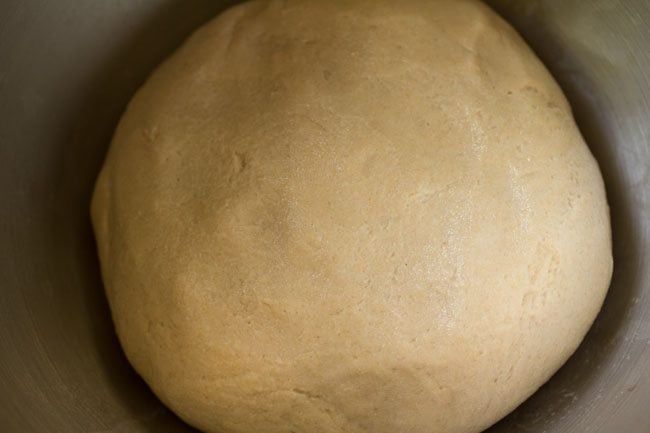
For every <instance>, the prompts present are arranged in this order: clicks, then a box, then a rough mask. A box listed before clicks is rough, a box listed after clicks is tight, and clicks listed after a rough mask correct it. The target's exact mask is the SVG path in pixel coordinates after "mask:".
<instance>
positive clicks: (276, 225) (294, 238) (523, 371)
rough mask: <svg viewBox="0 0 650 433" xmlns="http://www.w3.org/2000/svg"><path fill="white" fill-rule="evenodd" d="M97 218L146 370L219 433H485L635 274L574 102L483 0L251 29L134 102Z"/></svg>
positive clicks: (412, 1)
mask: <svg viewBox="0 0 650 433" xmlns="http://www.w3.org/2000/svg"><path fill="white" fill-rule="evenodd" d="M92 216H93V221H94V226H95V230H96V234H97V240H98V246H99V254H100V258H101V265H102V272H103V277H104V281H105V283H106V290H107V293H108V299H109V301H110V306H111V309H112V312H113V317H114V320H115V325H116V327H117V332H118V335H119V338H120V340H121V342H122V345H123V347H124V350H125V352H126V354H127V356H128V358H129V360H130V361H131V363H132V364H133V366H134V367H135V369H136V370H137V371H138V372H139V373H140V374H141V375H142V377H143V378H144V379H145V380H146V381H147V383H148V384H149V385H150V386H151V388H152V389H153V390H154V392H155V393H156V394H157V395H158V396H159V397H160V399H161V400H162V401H163V402H165V403H166V404H167V405H168V406H169V407H170V408H171V409H172V410H174V411H175V412H176V413H178V415H180V416H181V417H182V418H183V419H185V420H187V421H188V422H189V423H190V424H193V425H194V426H196V427H198V428H200V429H202V430H204V431H206V432H214V433H217V432H219V433H221V432H228V433H290V432H295V433H468V432H478V431H480V430H482V429H483V428H485V427H487V426H489V425H490V424H492V423H494V422H495V421H497V420H498V419H499V418H501V417H503V416H504V415H506V414H507V413H508V412H509V411H511V410H512V409H513V408H515V407H516V406H517V405H518V404H520V403H521V402H522V401H523V400H524V399H526V398H527V397H528V396H529V395H531V394H532V393H533V392H534V391H535V390H536V389H537V388H538V387H539V386H540V385H541V384H543V383H544V382H545V381H546V380H547V379H548V378H549V377H550V376H551V375H552V374H553V372H555V371H556V370H557V369H558V368H559V367H560V366H561V365H562V363H564V362H565V361H566V359H567V358H568V357H569V356H570V355H571V353H572V352H573V351H574V350H575V349H576V347H577V346H578V344H579V343H580V341H581V340H582V338H583V336H584V335H585V333H586V332H587V329H588V328H589V326H590V325H591V323H592V321H593V320H594V318H595V316H596V314H597V312H598V310H599V308H600V306H601V303H602V302H603V298H604V295H605V292H606V289H607V287H608V284H609V280H610V277H611V271H612V257H611V245H610V243H611V241H610V225H609V215H608V206H607V202H606V199H605V193H604V187H603V182H602V179H601V175H600V173H599V170H598V167H597V165H596V163H595V161H594V159H593V157H592V156H591V154H590V152H589V150H588V148H587V146H586V145H585V143H584V141H583V139H582V138H581V135H580V133H579V131H578V129H577V128H576V126H575V123H574V120H573V118H572V115H571V111H570V107H569V105H568V104H567V102H566V100H565V98H564V96H563V94H562V92H561V91H560V89H559V87H558V86H557V84H556V83H555V82H554V81H553V79H552V78H551V76H550V75H549V73H548V72H547V71H546V69H545V68H544V66H543V65H542V64H541V63H540V61H539V60H538V59H537V58H536V57H535V56H534V54H533V53H532V52H531V50H530V49H529V48H528V47H527V46H526V45H525V43H524V42H523V41H522V40H521V38H520V37H519V36H518V35H517V34H516V33H515V32H514V31H513V30H512V29H511V28H510V27H509V26H508V25H507V24H506V23H505V22H504V21H503V20H502V19H500V18H499V17H498V16H496V15H495V14H494V13H493V12H491V11H490V10H489V9H488V8H487V7H486V6H484V5H482V4H481V3H480V2H478V1H474V0H436V1H431V0H407V1H399V2H398V1H393V0H354V1H350V0H345V1H344V0H333V1H332V0H329V1H300V0H284V1H282V0H274V1H258V2H252V3H246V4H243V5H239V6H237V7H235V8H233V9H230V10H228V11H227V12H225V13H223V14H222V15H221V16H219V17H218V18H217V19H215V20H214V21H212V22H211V23H209V24H207V25H206V26H205V27H203V28H202V29H200V30H199V31H198V32H197V33H196V34H195V35H194V36H192V37H191V38H190V39H189V41H188V42H187V43H185V45H184V46H183V47H182V48H181V49H180V50H179V51H178V52H177V53H176V54H174V55H173V56H172V57H171V58H170V59H169V60H168V61H167V62H166V63H165V64H164V65H163V66H162V67H161V68H160V69H158V70H157V71H156V72H155V73H154V74H153V76H152V77H151V78H150V79H149V80H148V82H147V83H146V85H145V86H144V87H143V88H142V89H141V90H140V91H139V92H138V94H137V95H136V97H135V98H134V99H133V101H132V103H131V105H130V106H129V108H128V111H127V113H126V115H125V116H124V118H123V119H122V121H121V124H120V126H119V128H118V130H117V132H116V136H115V138H114V142H113V144H112V147H111V149H110V152H109V155H108V159H107V161H106V164H105V166H104V168H103V171H102V173H101V175H100V177H99V180H98V183H97V186H96V191H95V196H94V200H93V208H92Z"/></svg>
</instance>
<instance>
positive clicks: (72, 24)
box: [0, 0, 650, 433]
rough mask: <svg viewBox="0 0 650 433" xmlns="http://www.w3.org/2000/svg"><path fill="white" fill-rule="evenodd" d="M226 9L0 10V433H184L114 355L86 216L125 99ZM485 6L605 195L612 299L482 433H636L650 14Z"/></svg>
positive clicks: (545, 3)
mask: <svg viewBox="0 0 650 433" xmlns="http://www.w3.org/2000/svg"><path fill="white" fill-rule="evenodd" d="M229 3H231V2H227V1H226V2H224V1H215V0H146V1H145V0H139V1H126V0H114V1H110V2H108V1H104V2H100V1H92V2H91V1H79V0H76V1H73V0H59V1H57V2H52V1H47V0H5V1H3V2H2V3H1V5H0V194H1V195H0V198H1V199H2V207H1V208H0V267H1V268H0V430H1V431H3V432H6V433H29V432H47V433H57V432H65V433H75V432H84V433H86V432H113V433H117V432H122V433H126V432H151V433H153V432H155V433H171V432H177V433H181V432H191V431H192V429H191V428H190V427H188V426H186V425H185V424H183V423H182V422H181V421H180V420H178V419H177V418H176V417H175V416H174V415H173V414H171V413H170V412H169V411H168V410H167V409H165V408H164V407H163V406H162V405H161V403H159V402H158V400H157V399H156V398H155V397H154V396H153V395H152V394H151V392H150V391H149V390H148V388H147V387H146V386H145V384H144V383H143V382H142V381H141V380H140V379H139V378H138V376H136V374H135V373H134V372H133V371H132V369H131V368H130V367H129V365H128V363H127V362H126V360H125V358H124V356H123V355H122V352H121V350H120V347H119V345H118V342H117V339H116V337H115V335H114V332H113V328H112V324H111V319H110V314H109V311H108V308H107V304H106V300H105V299H104V295H103V290H102V286H101V282H100V278H99V273H98V266H97V259H96V255H95V250H94V241H93V236H92V232H91V228H90V223H89V218H88V205H89V199H90V194H91V189H92V186H93V181H94V179H95V176H96V174H97V172H98V169H99V166H100V164H101V162H102V158H103V155H104V153H105V151H106V147H107V145H108V143H109V140H110V138H111V134H112V132H113V129H114V127H115V125H116V123H117V120H118V118H119V116H120V114H121V113H122V111H123V109H124V107H125V104H126V103H127V101H128V100H129V98H130V96H131V95H132V94H133V93H134V91H135V90H136V88H137V87H138V86H139V85H140V84H141V83H142V82H143V80H144V79H145V78H146V76H147V74H148V73H149V72H150V71H151V70H152V69H153V68H154V67H155V66H156V65H157V64H158V63H159V62H160V61H161V60H162V59H163V58H164V57H165V56H166V55H168V54H169V53H170V52H171V51H172V50H173V49H174V48H175V47H176V46H178V44H179V43H180V42H181V41H182V40H183V39H184V37H185V36H187V35H188V34H189V33H190V32H191V31H192V30H193V29H194V28H195V27H197V26H198V25H199V24H201V23H202V22H204V21H205V20H207V19H208V18H210V17H212V16H214V15H215V14H217V13H218V12H220V11H221V10H222V9H224V8H225V7H227V6H228V5H229ZM489 3H490V4H491V5H492V6H493V7H494V8H495V9H496V10H497V11H499V12H500V13H502V14H503V15H504V16H505V17H506V18H508V19H509V20H510V21H511V22H512V23H513V24H514V25H515V26H516V27H517V28H518V29H519V30H520V31H521V33H522V34H523V35H524V37H525V38H526V39H527V40H528V41H529V42H530V44H531V45H532V46H533V47H534V48H535V50H536V51H537V52H538V53H539V55H540V56H541V57H542V59H543V60H544V61H545V62H546V64H547V65H548V66H549V68H550V69H551V71H552V72H553V73H554V74H555V76H556V77H557V79H558V80H559V81H560V83H561V84H562V86H563V87H564V89H565V91H566V93H567V94H568V96H569V99H570V100H571V102H572V104H573V107H574V110H575V115H576V118H577V120H578V123H579V124H580V126H581V128H582V130H583V133H584V135H585V136H586V138H587V141H588V142H589V144H590V145H591V148H592V151H593V153H594V154H595V155H596V158H597V159H598V161H599V162H600V165H601V168H602V171H603V174H604V177H605V181H606V184H607V189H608V194H609V201H610V205H611V209H612V223H613V231H614V256H615V271H614V279H613V283H612V287H611V290H610V293H609V296H608V298H607V300H606V303H605V306H604V309H603V311H602V313H601V314H600V316H599V318H598V320H597V321H596V324H595V325H594V327H593V329H592V330H591V332H590V333H589V335H588V336H587V338H586V340H585V342H584V343H583V344H582V346H581V347H580V349H579V350H578V351H577V353H576V354H575V355H574V356H573V357H572V358H571V360H570V361H569V362H568V363H567V364H566V366H565V367H563V368H562V370H561V371H560V372H558V373H557V374H556V375H555V376H554V377H553V379H552V380H551V381H550V382H549V383H548V384H547V385H545V386H544V387H543V388H542V389H541V390H540V391H539V392H537V393H536V394H535V395H534V396H533V397H532V398H531V399H530V400H528V401H527V402H526V403H525V404H523V405H522V406H521V407H520V408H519V409H518V410H517V411H516V412H515V413H514V414H512V415H510V416H508V417H507V418H505V419H504V420H503V421H501V422H500V423H499V424H497V425H496V426H494V427H493V428H492V429H490V430H489V432H490V433H519V432H521V433H524V432H526V433H560V432H567V433H568V432H570V433H582V432H589V433H599V432H600V433H612V432H616V433H648V432H650V145H649V140H650V55H649V53H650V50H648V48H647V47H649V46H650V27H648V25H647V22H648V20H650V2H646V1H645V0H591V1H579V0H528V1H525V2H524V1H521V0H493V1H490V2H489ZM260 433H263V432H260ZM396 433H398V432H396Z"/></svg>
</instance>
